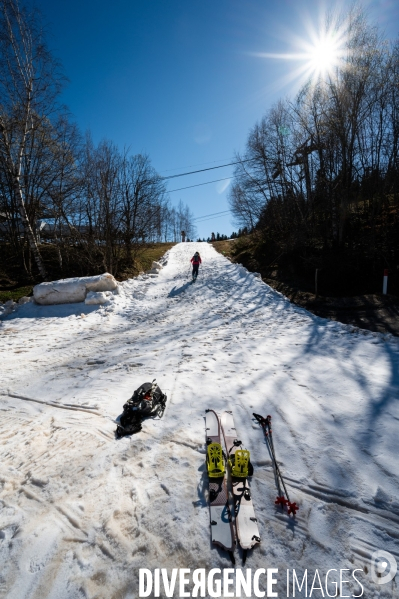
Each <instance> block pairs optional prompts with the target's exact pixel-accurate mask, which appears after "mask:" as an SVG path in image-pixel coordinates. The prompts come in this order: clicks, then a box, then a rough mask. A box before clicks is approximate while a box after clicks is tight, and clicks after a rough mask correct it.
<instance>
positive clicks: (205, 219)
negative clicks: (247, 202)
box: [196, 211, 230, 225]
mask: <svg viewBox="0 0 399 599" xmlns="http://www.w3.org/2000/svg"><path fill="white" fill-rule="evenodd" d="M229 212H230V211H229ZM223 216H227V214H220V215H219V216H211V217H210V218H204V220H201V221H200V222H199V223H198V224H200V225H201V224H202V223H206V221H208V220H214V219H215V218H223ZM196 224H197V223H196Z"/></svg>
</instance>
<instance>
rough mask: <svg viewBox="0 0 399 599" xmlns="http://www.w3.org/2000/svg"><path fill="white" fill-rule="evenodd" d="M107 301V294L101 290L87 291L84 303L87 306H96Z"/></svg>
mask: <svg viewBox="0 0 399 599" xmlns="http://www.w3.org/2000/svg"><path fill="white" fill-rule="evenodd" d="M107 302H108V296H107V294H106V293H104V292H103V291H89V293H88V294H87V295H86V299H85V304H86V305H87V306H97V305H101V304H106V303H107Z"/></svg>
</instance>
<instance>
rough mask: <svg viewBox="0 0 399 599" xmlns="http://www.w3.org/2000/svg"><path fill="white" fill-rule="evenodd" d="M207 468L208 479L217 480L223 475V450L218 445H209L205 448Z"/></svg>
mask: <svg viewBox="0 0 399 599" xmlns="http://www.w3.org/2000/svg"><path fill="white" fill-rule="evenodd" d="M206 457H207V460H206V462H207V468H208V476H209V478H218V477H220V476H223V475H224V473H225V467H224V459H223V450H222V446H221V445H220V443H210V444H209V445H208V447H207V454H206Z"/></svg>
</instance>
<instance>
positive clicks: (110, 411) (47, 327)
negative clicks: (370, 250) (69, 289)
mask: <svg viewBox="0 0 399 599" xmlns="http://www.w3.org/2000/svg"><path fill="white" fill-rule="evenodd" d="M196 249H198V250H199V251H200V252H201V256H202V258H203V266H202V270H200V275H199V278H198V281H197V282H196V283H195V284H193V285H190V284H189V282H190V281H189V276H188V275H189V259H190V257H191V255H192V254H193V253H194V251H195V250H196ZM167 259H168V264H167V266H165V267H164V269H163V270H162V271H161V272H160V274H159V275H158V276H145V277H139V278H137V279H134V280H129V281H126V282H125V283H123V284H122V285H121V294H120V295H119V296H116V297H114V299H113V302H111V303H110V304H109V305H108V306H104V307H100V308H98V309H97V307H90V306H84V305H83V304H70V305H68V306H35V305H33V304H26V305H24V306H21V307H20V308H19V309H18V310H17V312H16V313H15V314H13V315H11V316H8V317H7V318H5V319H4V320H3V321H2V322H1V324H0V349H1V361H0V363H1V380H0V564H1V570H0V597H2V598H3V597H4V598H5V597H6V598H7V599H25V598H29V599H31V598H35V599H36V598H39V597H40V598H42V599H45V598H46V599H47V598H48V599H75V598H76V599H78V598H79V599H80V598H83V597H90V598H94V597H97V598H107V599H117V598H124V597H129V598H130V597H138V586H137V580H138V570H139V568H149V569H150V570H153V569H154V568H157V567H161V568H169V569H172V568H190V569H195V568H206V570H207V571H209V570H210V569H211V568H212V567H216V568H227V567H230V565H231V564H230V562H229V560H228V557H227V556H226V554H225V553H224V552H223V551H221V550H218V549H217V548H215V547H212V546H211V543H210V530H209V529H210V527H209V514H208V508H207V503H206V488H207V477H206V472H205V469H204V459H205V447H204V441H205V432H204V412H205V409H206V408H208V407H212V408H214V409H216V410H217V411H220V412H221V411H223V410H225V409H227V410H228V409H231V410H233V413H234V418H235V422H236V427H237V430H238V432H239V436H240V437H241V439H242V441H243V442H244V444H245V445H246V447H247V448H248V449H250V451H251V456H252V459H253V462H254V465H255V474H254V477H253V479H252V483H251V486H252V492H253V501H254V505H255V510H256V513H257V516H258V524H259V530H260V534H261V538H262V543H261V545H260V546H259V547H257V548H256V549H255V550H254V551H252V552H251V553H250V554H249V556H248V560H247V564H246V567H248V568H252V569H253V570H255V569H257V568H268V567H269V568H271V567H275V568H279V569H280V571H282V572H283V571H284V572H285V569H286V568H296V569H297V571H302V570H304V569H305V568H308V569H310V570H312V571H314V570H315V569H316V568H317V569H319V571H320V572H322V573H323V574H325V573H326V571H327V570H328V569H329V568H337V569H339V568H349V569H354V568H365V567H366V569H368V570H369V569H370V564H369V560H370V556H371V554H372V553H373V551H375V550H376V549H384V550H386V551H389V552H391V553H392V554H393V555H394V556H395V557H396V559H397V560H398V561H399V499H398V497H399V494H398V487H399V484H398V475H399V461H398V453H399V436H398V434H397V431H398V423H399V401H398V397H399V396H398V387H399V374H398V373H399V368H398V365H399V344H398V340H397V339H395V338H392V337H390V336H386V337H384V336H382V335H380V334H373V333H369V332H366V331H361V330H358V329H354V328H353V327H350V326H346V325H342V324H340V323H337V322H332V321H328V320H324V319H321V318H318V317H316V316H314V315H312V314H310V313H308V312H306V311H305V310H303V309H301V308H298V307H295V306H293V305H291V304H290V303H289V302H288V300H286V299H285V298H284V297H283V296H282V295H280V294H278V293H277V292H275V291H273V290H272V289H270V288H269V287H268V286H267V285H265V284H264V283H262V281H261V280H259V279H257V278H256V277H255V276H254V275H253V274H251V273H248V272H247V271H246V270H245V269H244V268H243V267H241V266H239V265H234V264H231V263H229V262H228V260H226V259H225V258H224V257H223V256H221V255H220V254H217V253H216V252H215V250H214V249H213V248H212V247H211V246H210V245H208V244H205V243H198V244H196V243H187V244H179V245H177V246H175V247H174V248H173V249H172V250H171V251H170V252H169V253H168V255H167ZM154 377H156V378H157V381H158V384H159V385H160V387H161V389H162V390H163V391H165V392H166V393H167V395H168V404H167V409H166V412H165V416H164V418H163V419H162V420H154V421H147V422H145V424H144V426H143V431H142V432H141V433H139V434H138V435H135V436H132V437H131V438H130V437H125V438H123V439H121V440H118V441H116V440H115V438H114V430H115V428H116V424H115V418H116V417H117V416H118V415H119V414H120V413H121V411H122V405H123V403H124V402H125V401H126V399H128V397H130V395H131V394H132V392H133V390H134V389H135V388H137V387H138V386H139V385H140V384H141V383H143V382H144V381H147V380H152V379H153V378H154ZM252 412H258V413H261V414H263V415H264V416H265V415H266V414H269V413H270V414H272V416H273V424H274V429H273V431H274V439H275V447H276V453H277V458H278V459H279V460H280V463H281V467H282V470H283V472H284V473H285V474H286V479H287V483H289V485H290V486H289V489H290V491H291V493H290V495H291V500H292V501H296V502H297V503H298V504H299V505H300V511H299V513H298V515H297V518H296V521H295V522H294V521H293V520H292V519H289V518H288V517H287V515H286V514H283V513H281V511H279V510H278V509H277V508H275V506H274V498H275V496H276V488H275V483H274V477H273V472H272V468H271V462H270V458H269V455H268V452H267V448H266V445H265V441H264V438H263V433H262V430H261V429H260V427H259V425H257V424H256V423H255V422H254V420H253V419H252ZM236 558H237V565H238V566H239V565H240V559H239V552H238V550H236ZM362 583H363V584H364V586H365V589H366V595H365V596H367V597H370V596H380V597H385V596H386V597H392V593H393V587H392V584H395V582H393V583H391V585H386V586H385V587H382V586H378V585H375V584H374V583H373V582H372V581H371V580H370V576H369V575H367V574H366V573H365V574H364V575H363V576H362ZM276 588H277V589H278V590H279V591H280V596H286V592H285V576H282V577H281V580H279V583H278V586H277V587H276ZM348 588H350V585H349V586H348V585H347V586H346V588H345V590H348ZM354 588H357V589H358V588H359V587H354ZM330 592H331V591H330ZM354 592H356V593H358V592H359V591H358V590H357V591H354ZM396 592H397V590H396ZM347 594H349V593H347ZM176 596H178V595H176ZM296 596H298V597H300V596H305V595H304V594H303V595H302V594H301V593H298V591H297V593H296ZM313 596H314V597H319V596H321V594H320V591H316V592H314V593H313Z"/></svg>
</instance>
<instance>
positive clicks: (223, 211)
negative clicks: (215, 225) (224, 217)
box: [193, 210, 230, 220]
mask: <svg viewBox="0 0 399 599" xmlns="http://www.w3.org/2000/svg"><path fill="white" fill-rule="evenodd" d="M226 212H230V210H222V211H221V212H211V214H204V215H203V216H197V218H193V220H201V219H202V218H208V216H216V215H217V214H225V213H226Z"/></svg>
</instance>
